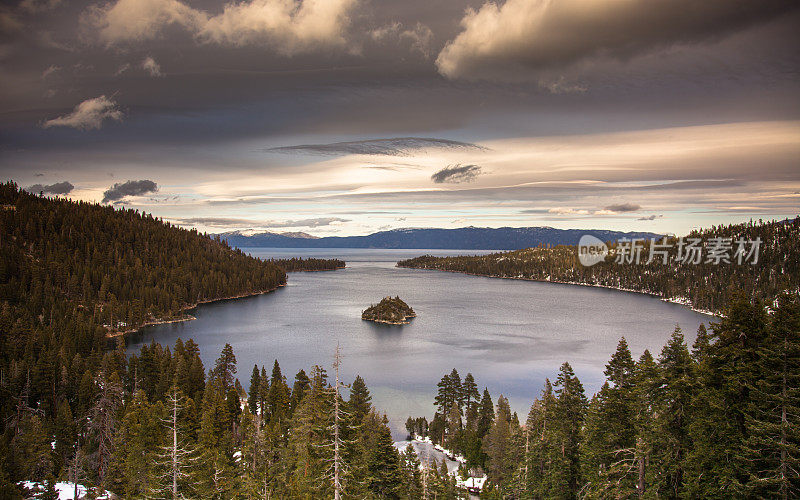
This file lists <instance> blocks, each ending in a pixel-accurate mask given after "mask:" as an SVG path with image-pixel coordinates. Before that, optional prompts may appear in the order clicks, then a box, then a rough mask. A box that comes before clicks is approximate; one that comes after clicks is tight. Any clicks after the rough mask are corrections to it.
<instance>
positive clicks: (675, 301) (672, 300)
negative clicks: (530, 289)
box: [395, 265, 720, 318]
mask: <svg viewBox="0 0 800 500" xmlns="http://www.w3.org/2000/svg"><path fill="white" fill-rule="evenodd" d="M395 267H401V268H403V269H421V270H424V271H439V272H445V273H455V274H466V275H468V276H479V277H481V278H496V279H503V280H519V281H535V282H537V283H557V284H559V285H578V286H589V287H594V288H606V289H609V290H617V291H620V292H628V293H638V294H642V295H649V296H651V297H655V298H657V299H658V300H661V301H662V302H668V303H670V304H677V305H681V306H684V307H686V308H688V309H689V310H691V311H694V312H696V313H699V314H704V315H706V316H713V317H715V318H719V317H720V316H719V314H717V313H715V312H713V311H708V310H706V309H698V308H695V307H693V306H692V304H691V302H689V300H688V299H685V298H681V297H674V298H667V297H662V296H661V295H659V294H657V293H653V292H645V291H643V290H634V289H632V288H622V287H617V286H610V285H600V284H591V283H581V282H578V281H553V280H542V279H536V278H523V277H520V276H499V275H494V274H481V273H469V272H466V271H453V270H450V269H436V268H432V267H409V266H397V265H396V266H395Z"/></svg>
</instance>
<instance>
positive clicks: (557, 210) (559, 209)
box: [547, 207, 591, 215]
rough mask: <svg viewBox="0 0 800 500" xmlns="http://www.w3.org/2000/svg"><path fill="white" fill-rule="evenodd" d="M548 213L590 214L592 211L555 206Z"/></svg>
mask: <svg viewBox="0 0 800 500" xmlns="http://www.w3.org/2000/svg"><path fill="white" fill-rule="evenodd" d="M547 213H549V214H558V215H589V214H590V213H591V212H589V211H588V210H576V209H574V208H565V207H555V208H551V209H549V210H548V211H547Z"/></svg>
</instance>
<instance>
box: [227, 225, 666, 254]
mask: <svg viewBox="0 0 800 500" xmlns="http://www.w3.org/2000/svg"><path fill="white" fill-rule="evenodd" d="M584 234H591V235H593V236H595V237H597V238H600V239H601V240H602V241H616V240H618V239H620V238H658V237H660V236H661V235H660V234H656V233H642V232H627V233H626V232H621V231H608V230H605V229H556V228H553V227H546V226H545V227H501V228H490V227H462V228H458V229H427V228H419V229H416V228H410V229H393V230H391V231H380V232H378V233H372V234H368V235H366V236H326V237H324V238H317V237H314V236H311V235H309V234H305V233H282V234H281V233H271V232H263V233H254V234H245V233H243V232H240V231H232V232H227V233H222V234H220V235H219V236H220V238H221V239H224V240H227V241H228V244H230V245H231V246H234V247H240V248H252V247H272V248H408V249H431V250H437V249H438V250H443V249H459V250H519V249H522V248H530V247H535V246H538V245H576V244H578V240H580V238H581V236H583V235H584Z"/></svg>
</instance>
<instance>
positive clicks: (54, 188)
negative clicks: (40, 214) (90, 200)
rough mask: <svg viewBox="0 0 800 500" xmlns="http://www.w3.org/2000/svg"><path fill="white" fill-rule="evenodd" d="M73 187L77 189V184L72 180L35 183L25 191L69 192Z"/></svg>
mask: <svg viewBox="0 0 800 500" xmlns="http://www.w3.org/2000/svg"><path fill="white" fill-rule="evenodd" d="M37 176H38V175H37ZM73 189H75V186H73V185H72V183H71V182H67V181H63V182H56V183H55V184H34V185H33V186H29V187H27V188H25V191H28V192H29V193H50V194H69V193H70V192H71V191H72V190H73Z"/></svg>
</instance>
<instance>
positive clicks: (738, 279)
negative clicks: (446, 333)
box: [397, 218, 800, 313]
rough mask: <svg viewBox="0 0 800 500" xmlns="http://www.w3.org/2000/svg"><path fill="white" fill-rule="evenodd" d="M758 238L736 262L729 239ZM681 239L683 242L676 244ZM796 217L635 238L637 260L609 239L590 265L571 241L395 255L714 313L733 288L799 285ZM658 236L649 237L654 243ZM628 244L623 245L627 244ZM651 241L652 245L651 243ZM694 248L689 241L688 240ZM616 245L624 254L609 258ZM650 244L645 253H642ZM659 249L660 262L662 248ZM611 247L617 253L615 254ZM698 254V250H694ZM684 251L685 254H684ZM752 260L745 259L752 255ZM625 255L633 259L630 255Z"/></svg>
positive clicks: (765, 290) (776, 289) (764, 290)
mask: <svg viewBox="0 0 800 500" xmlns="http://www.w3.org/2000/svg"><path fill="white" fill-rule="evenodd" d="M693 240H700V242H701V244H702V245H705V246H702V247H699V248H701V250H702V252H700V250H698V252H697V253H693V254H692V253H690V252H689V250H688V245H689V244H690V243H691V242H692V241H693ZM756 240H759V241H760V245H759V246H758V253H757V254H756V255H755V256H750V259H749V260H748V259H743V260H742V262H739V260H738V258H737V256H736V255H735V252H736V250H737V248H738V245H737V243H736V242H737V241H742V242H744V243H743V244H744V245H745V249H746V251H748V252H749V250H750V248H751V247H752V246H749V242H752V241H756ZM681 241H682V242H683V245H684V246H683V248H681V247H680V243H681ZM715 241H726V242H727V243H725V244H726V245H727V244H729V245H730V246H732V248H731V249H730V252H729V253H728V254H727V255H728V256H729V262H725V261H719V262H715V261H714V260H713V259H712V260H709V255H710V254H709V253H708V252H709V251H710V248H711V245H712V244H713V242H715ZM798 241H800V218H795V219H789V220H785V221H778V222H766V223H764V222H758V223H753V222H749V223H745V224H735V225H728V226H715V227H712V228H710V229H704V230H699V231H693V232H692V233H691V234H689V235H688V236H686V237H685V238H683V239H681V240H679V239H677V238H670V239H668V240H667V242H666V245H668V247H669V248H662V247H660V246H654V247H653V246H652V245H651V243H652V242H651V241H650V240H644V241H642V242H641V248H640V250H639V254H640V260H639V262H638V263H637V262H635V261H633V262H628V259H627V257H629V256H630V248H625V249H622V248H621V247H620V245H619V244H611V245H610V248H609V250H610V252H611V253H610V254H609V255H608V256H607V257H606V259H605V261H604V262H600V263H598V264H596V265H593V266H591V267H587V266H584V265H581V263H580V262H579V259H578V247H577V246H574V245H559V246H555V247H541V246H540V247H536V248H529V249H525V250H518V251H513V252H504V253H496V254H491V255H481V256H457V257H433V256H430V255H426V256H421V257H415V258H413V259H409V260H404V261H400V262H398V263H397V265H398V266H400V267H409V268H416V269H435V270H440V271H453V272H461V273H467V274H476V275H481V276H492V277H500V278H516V279H530V280H536V281H551V282H557V283H580V284H586V285H595V286H605V287H610V288H618V289H623V290H631V291H637V292H644V293H650V294H653V295H656V296H658V297H661V298H664V299H667V300H672V301H676V302H680V303H684V304H687V305H690V306H692V307H693V308H695V309H699V310H706V311H711V312H714V313H719V312H720V311H721V310H722V308H723V307H724V306H725V305H726V304H727V303H729V302H730V301H731V300H732V299H733V297H734V296H735V295H736V294H737V293H740V292H744V293H745V294H746V295H747V296H750V297H753V298H755V299H759V300H768V299H770V298H774V297H776V296H777V295H778V294H780V293H781V292H782V291H784V290H798V289H800V245H798V244H797V242H798ZM662 242H663V240H656V243H657V245H660V244H662ZM628 245H629V247H630V244H628ZM651 247H652V248H651ZM696 248H697V247H696ZM623 250H625V251H626V252H628V255H626V256H625V258H626V260H624V261H622V262H617V260H618V258H617V256H619V255H620V254H622V253H623ZM651 250H652V251H653V260H652V262H649V263H648V260H650V252H651ZM661 250H664V251H666V252H667V262H666V263H664V258H663V255H660V254H658V253H656V252H658V251H661ZM615 252H617V255H616V256H615ZM698 255H699V257H698ZM687 257H689V258H688V259H687ZM754 257H755V258H757V263H756V264H752V260H753V258H754ZM631 260H633V259H631Z"/></svg>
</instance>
